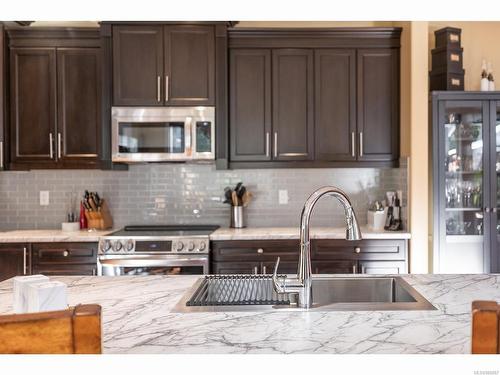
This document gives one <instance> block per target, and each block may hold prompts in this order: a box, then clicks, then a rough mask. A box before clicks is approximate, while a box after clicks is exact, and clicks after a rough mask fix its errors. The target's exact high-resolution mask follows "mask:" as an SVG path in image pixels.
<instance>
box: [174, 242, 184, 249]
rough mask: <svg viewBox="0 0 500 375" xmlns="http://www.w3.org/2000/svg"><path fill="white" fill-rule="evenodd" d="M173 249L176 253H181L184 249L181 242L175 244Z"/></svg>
mask: <svg viewBox="0 0 500 375" xmlns="http://www.w3.org/2000/svg"><path fill="white" fill-rule="evenodd" d="M175 249H176V250H177V251H182V249H184V244H183V243H182V242H181V241H179V242H177V245H175Z"/></svg>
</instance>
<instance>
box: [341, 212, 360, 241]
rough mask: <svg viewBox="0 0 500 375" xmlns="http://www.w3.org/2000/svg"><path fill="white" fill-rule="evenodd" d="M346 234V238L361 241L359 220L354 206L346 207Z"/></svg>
mask: <svg viewBox="0 0 500 375" xmlns="http://www.w3.org/2000/svg"><path fill="white" fill-rule="evenodd" d="M345 223H346V234H345V238H346V240H348V241H359V240H361V231H360V230H359V225H358V220H357V219H356V214H355V213H354V210H353V209H352V206H349V207H348V208H346V216H345Z"/></svg>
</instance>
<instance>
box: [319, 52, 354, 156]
mask: <svg viewBox="0 0 500 375" xmlns="http://www.w3.org/2000/svg"><path fill="white" fill-rule="evenodd" d="M314 61H315V69H314V85H315V97H314V102H315V106H314V113H315V115H314V123H315V127H314V128H315V138H316V144H315V154H316V160H323V161H343V160H356V51H355V50H349V49H321V50H316V51H315V52H314Z"/></svg>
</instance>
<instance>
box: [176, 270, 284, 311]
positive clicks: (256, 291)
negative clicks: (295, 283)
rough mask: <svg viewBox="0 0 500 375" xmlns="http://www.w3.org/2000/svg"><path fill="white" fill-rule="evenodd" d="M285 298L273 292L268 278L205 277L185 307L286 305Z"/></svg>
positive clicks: (261, 276)
mask: <svg viewBox="0 0 500 375" xmlns="http://www.w3.org/2000/svg"><path fill="white" fill-rule="evenodd" d="M289 304H290V300H289V299H288V296H287V295H283V294H278V293H276V292H275V291H274V288H273V281H272V276H271V275H208V276H205V278H204V279H203V281H202V282H201V284H200V286H199V287H198V289H196V291H195V292H194V294H193V295H192V297H191V298H190V299H189V301H187V302H186V305H187V306H223V305H231V306H235V305H289Z"/></svg>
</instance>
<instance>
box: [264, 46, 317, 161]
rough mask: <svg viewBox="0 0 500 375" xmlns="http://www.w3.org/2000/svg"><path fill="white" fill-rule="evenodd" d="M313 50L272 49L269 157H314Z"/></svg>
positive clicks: (287, 158) (284, 158)
mask: <svg viewBox="0 0 500 375" xmlns="http://www.w3.org/2000/svg"><path fill="white" fill-rule="evenodd" d="M313 68H314V67H313V52H312V50H307V49H276V50H273V85H272V91H273V147H272V148H273V159H275V160H312V159H313V157H314V152H313V147H314V116H313V110H314V109H313V107H314V101H313V96H314V90H313V80H314V76H313Z"/></svg>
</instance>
